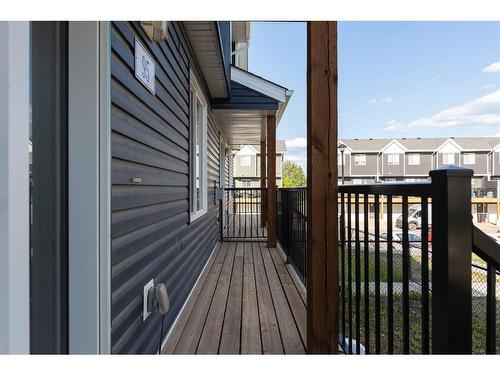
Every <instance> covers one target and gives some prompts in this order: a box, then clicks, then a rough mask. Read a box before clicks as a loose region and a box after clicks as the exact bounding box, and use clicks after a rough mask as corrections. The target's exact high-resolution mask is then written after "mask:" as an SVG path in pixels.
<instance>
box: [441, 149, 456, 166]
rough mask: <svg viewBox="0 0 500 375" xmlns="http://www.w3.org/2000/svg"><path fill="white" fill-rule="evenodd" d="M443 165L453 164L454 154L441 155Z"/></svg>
mask: <svg viewBox="0 0 500 375" xmlns="http://www.w3.org/2000/svg"><path fill="white" fill-rule="evenodd" d="M443 164H455V153H453V152H445V153H443Z"/></svg>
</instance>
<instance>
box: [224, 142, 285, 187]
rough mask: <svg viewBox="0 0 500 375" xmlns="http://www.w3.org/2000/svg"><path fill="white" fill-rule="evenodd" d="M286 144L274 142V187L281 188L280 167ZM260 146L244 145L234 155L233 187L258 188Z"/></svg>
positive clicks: (283, 158)
mask: <svg viewBox="0 0 500 375" xmlns="http://www.w3.org/2000/svg"><path fill="white" fill-rule="evenodd" d="M285 152H286V143H285V141H284V140H277V141H276V185H277V186H278V187H282V185H283V180H282V177H281V171H282V165H283V161H284V160H285ZM260 163H261V153H260V145H244V146H242V147H241V148H240V149H239V150H238V151H237V152H236V153H235V154H234V187H249V188H258V187H260V170H261V168H260Z"/></svg>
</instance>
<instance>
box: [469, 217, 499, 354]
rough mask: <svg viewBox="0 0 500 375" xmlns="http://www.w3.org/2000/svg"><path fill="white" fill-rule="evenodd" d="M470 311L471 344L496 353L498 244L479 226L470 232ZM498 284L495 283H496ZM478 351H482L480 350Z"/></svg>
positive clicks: (497, 333)
mask: <svg viewBox="0 0 500 375" xmlns="http://www.w3.org/2000/svg"><path fill="white" fill-rule="evenodd" d="M472 236H473V241H472V251H473V257H472V300H473V304H472V314H473V317H475V316H477V327H474V324H473V334H474V333H475V332H474V328H476V330H477V331H479V334H478V335H476V340H474V341H476V342H473V344H474V347H478V348H484V349H485V351H484V352H485V353H487V354H496V353H498V352H500V340H499V339H500V322H497V316H499V315H497V311H498V310H500V293H499V291H500V290H498V289H497V286H499V287H500V245H499V244H498V243H497V242H496V241H495V240H494V239H493V238H491V237H490V236H488V235H487V234H485V233H484V232H482V231H481V230H480V229H479V228H477V227H473V231H472ZM497 284H498V285H497ZM473 339H474V337H473ZM479 352H481V353H482V352H483V351H482V350H481V351H479Z"/></svg>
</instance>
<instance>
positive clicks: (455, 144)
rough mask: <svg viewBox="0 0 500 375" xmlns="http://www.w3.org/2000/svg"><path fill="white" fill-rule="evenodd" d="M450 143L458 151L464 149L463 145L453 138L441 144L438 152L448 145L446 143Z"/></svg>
mask: <svg viewBox="0 0 500 375" xmlns="http://www.w3.org/2000/svg"><path fill="white" fill-rule="evenodd" d="M448 144H452V145H453V147H455V148H456V149H457V150H458V151H462V150H463V147H462V146H460V145H459V144H458V143H457V142H455V141H454V140H453V139H451V138H450V139H447V140H446V141H444V142H443V144H441V146H439V147H438V148H437V149H436V152H438V153H441V150H442V149H443V148H444V147H446V145H448Z"/></svg>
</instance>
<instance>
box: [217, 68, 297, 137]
mask: <svg viewBox="0 0 500 375" xmlns="http://www.w3.org/2000/svg"><path fill="white" fill-rule="evenodd" d="M292 94H293V91H291V90H288V89H287V88H285V87H283V86H280V85H278V84H276V83H274V82H271V81H269V80H266V79H264V78H262V77H259V76H257V75H255V74H252V73H250V72H247V71H245V70H242V69H238V68H236V67H231V95H230V99H229V100H215V101H212V107H213V109H214V111H215V113H217V116H218V118H219V120H220V123H221V126H222V130H223V133H224V135H225V137H226V140H227V142H228V143H229V144H233V145H238V144H259V143H260V142H261V141H265V140H266V135H267V131H266V129H267V117H268V116H276V126H278V124H279V122H280V120H281V118H282V116H283V113H284V111H285V109H286V107H287V105H288V102H289V101H290V97H291V96H292Z"/></svg>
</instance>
